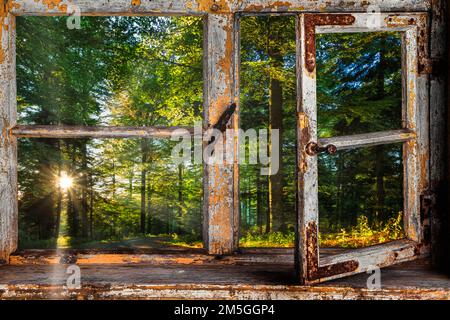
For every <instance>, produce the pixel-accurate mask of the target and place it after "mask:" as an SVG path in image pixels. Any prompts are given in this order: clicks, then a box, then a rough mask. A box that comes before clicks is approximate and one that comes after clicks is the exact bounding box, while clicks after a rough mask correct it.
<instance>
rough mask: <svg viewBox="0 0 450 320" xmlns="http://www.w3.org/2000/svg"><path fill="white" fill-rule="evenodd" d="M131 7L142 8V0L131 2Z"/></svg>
mask: <svg viewBox="0 0 450 320" xmlns="http://www.w3.org/2000/svg"><path fill="white" fill-rule="evenodd" d="M131 5H132V6H140V5H141V0H131Z"/></svg>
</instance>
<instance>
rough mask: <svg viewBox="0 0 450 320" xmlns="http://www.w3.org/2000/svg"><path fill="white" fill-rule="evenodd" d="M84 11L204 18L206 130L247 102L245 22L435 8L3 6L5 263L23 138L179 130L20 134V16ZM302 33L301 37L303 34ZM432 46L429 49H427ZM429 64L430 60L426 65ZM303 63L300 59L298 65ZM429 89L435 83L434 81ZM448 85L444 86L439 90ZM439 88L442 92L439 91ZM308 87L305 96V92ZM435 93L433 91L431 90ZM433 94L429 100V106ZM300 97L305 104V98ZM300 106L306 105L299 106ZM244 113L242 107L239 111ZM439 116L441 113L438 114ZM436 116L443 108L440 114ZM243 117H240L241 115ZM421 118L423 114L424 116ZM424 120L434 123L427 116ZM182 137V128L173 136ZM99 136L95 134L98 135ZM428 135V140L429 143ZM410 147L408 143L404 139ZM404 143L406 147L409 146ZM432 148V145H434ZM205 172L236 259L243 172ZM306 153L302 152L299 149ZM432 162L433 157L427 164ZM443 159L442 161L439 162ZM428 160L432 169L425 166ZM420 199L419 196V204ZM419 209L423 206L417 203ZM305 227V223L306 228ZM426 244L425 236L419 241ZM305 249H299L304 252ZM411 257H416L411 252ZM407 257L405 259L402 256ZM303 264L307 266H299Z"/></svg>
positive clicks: (211, 245) (215, 222)
mask: <svg viewBox="0 0 450 320" xmlns="http://www.w3.org/2000/svg"><path fill="white" fill-rule="evenodd" d="M68 5H77V6H78V8H79V9H80V11H81V13H82V15H201V16H203V17H204V20H205V32H204V66H205V67H204V78H205V86H204V127H205V128H208V127H209V126H211V125H212V124H214V123H215V121H217V120H218V118H219V117H220V115H221V113H222V112H223V111H224V110H225V109H226V108H227V106H228V105H229V104H230V103H231V102H236V103H238V102H239V101H238V99H239V24H238V15H239V14H240V13H244V14H261V13H294V14H300V17H304V16H305V13H308V14H310V13H324V12H328V13H350V14H356V13H364V12H366V11H367V9H368V6H376V7H377V8H379V9H380V11H381V12H383V14H385V13H394V12H402V13H407V12H423V13H427V12H429V10H430V9H431V0H425V1H424V0H404V1H396V0H372V1H369V2H368V1H353V0H330V1H309V0H292V1H289V2H280V1H272V0H240V1H239V0H217V1H216V0H195V1H193V0H151V1H150V0H138V1H135V0H115V1H110V0H72V1H70V2H69V1H68V0H63V1H61V2H59V1H55V2H51V1H50V2H49V1H47V2H45V3H44V1H35V0H1V3H0V10H1V24H2V31H1V35H2V36H1V49H0V50H1V54H0V82H1V88H0V118H1V120H2V121H1V122H0V129H1V132H2V134H1V136H0V168H1V175H0V207H1V208H2V209H1V211H0V260H3V261H8V258H9V255H10V254H11V253H12V252H14V251H15V250H16V248H17V240H18V239H17V230H18V208H17V141H16V139H17V137H20V136H27V137H33V136H34V137H41V136H45V137H50V136H51V137H54V138H60V137H78V136H82V137H99V138H108V137H158V136H159V137H163V136H167V134H169V133H170V131H171V128H165V129H161V128H148V129H145V130H144V129H142V128H113V129H112V130H111V128H108V129H98V130H94V131H93V129H92V128H86V127H77V128H67V127H65V128H64V127H59V128H48V127H41V128H37V127H34V128H33V127H26V128H25V127H18V126H17V123H16V121H17V115H16V113H17V108H16V75H15V67H16V64H15V16H19V15H68V12H67V8H68V7H67V6H68ZM300 31H301V30H298V31H297V33H299V32H300ZM428 31H429V30H427V34H428ZM427 46H428V44H427ZM426 58H427V59H428V58H429V57H428V56H427V57H426ZM297 60H299V59H297ZM427 81H428V80H427ZM440 85H441V84H439V83H438V84H437V87H438V89H439V86H440ZM435 86H436V84H435ZM300 90H301V83H300V86H299V91H298V92H299V93H300V92H301V91H300ZM427 90H428V87H427ZM427 94H428V92H427V93H426V94H425V93H424V94H423V96H422V97H421V99H424V100H426V99H427V97H428V95H427ZM299 96H301V95H300V94H299ZM299 103H300V101H299ZM238 105H239V104H238ZM430 108H433V106H430ZM434 108H435V109H436V108H438V107H436V106H434ZM238 111H239V110H238ZM417 116H418V117H419V114H417ZM420 117H427V115H424V114H420ZM238 123H239V116H238V112H237V115H235V116H234V117H233V120H232V124H231V125H230V126H231V127H233V128H237V127H238ZM173 129H175V128H173ZM94 132H95V133H94ZM427 137H428V132H424V133H423V134H422V135H421V138H420V139H422V138H423V139H424V140H423V141H422V140H420V142H419V143H425V139H427ZM402 139H403V138H402ZM402 141H403V140H402ZM426 143H428V142H426ZM236 146H237V141H235V154H234V158H235V163H234V164H232V165H226V164H224V165H214V166H208V165H205V170H204V241H205V248H206V249H207V250H208V252H209V253H210V254H228V253H233V252H234V251H235V250H237V248H238V238H239V186H238V184H239V178H238V175H239V173H238V164H237V161H236V159H237V148H236ZM299 148H301V145H299ZM424 157H425V156H424ZM435 157H438V156H436V155H435ZM423 160H425V162H427V161H426V159H425V158H424V159H423ZM418 196H419V194H418V193H417V197H418ZM415 201H416V202H415V203H417V201H418V200H417V199H416V200H415ZM300 224H301V223H300ZM417 237H419V235H417ZM300 247H301V248H304V246H301V245H300V246H299V248H300ZM408 250H409V249H408ZM403 252H404V251H401V252H400V255H402V254H403ZM305 256H306V255H304V254H303V253H302V252H301V250H296V263H297V265H298V266H299V267H300V268H299V270H300V271H299V275H300V277H301V278H302V280H303V281H304V282H305V283H307V282H309V281H308V277H307V275H305V274H304V273H302V271H301V270H303V271H304V270H306V269H305V268H302V265H303V266H304V262H305V261H306V260H305V259H304V258H305ZM300 261H302V263H299V262H300Z"/></svg>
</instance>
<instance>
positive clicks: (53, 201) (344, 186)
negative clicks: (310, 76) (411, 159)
mask: <svg viewBox="0 0 450 320" xmlns="http://www.w3.org/2000/svg"><path fill="white" fill-rule="evenodd" d="M255 35H257V36H255ZM401 41H402V39H401V36H400V35H399V34H396V33H387V32H386V33H370V34H327V35H320V36H318V37H317V43H316V46H317V60H318V65H317V70H318V74H317V91H318V105H317V112H318V128H319V134H320V137H334V136H341V135H351V134H358V133H367V132H375V131H383V130H390V129H400V128H401V127H402V121H401V120H402V110H401V105H402V88H401V87H402V77H401V67H402V61H401V57H402V53H401ZM202 46H203V21H202V19H201V18H199V17H83V18H82V19H81V28H80V29H68V28H67V23H66V18H64V17H19V18H18V19H17V84H18V88H17V91H18V114H19V120H18V121H19V123H20V124H41V125H44V124H45V125H57V124H58V125H62V124H64V125H89V126H94V125H103V126H107V125H111V126H193V125H194V124H195V123H196V122H198V121H201V120H202V113H203V106H202V105H203V61H202V59H203V50H202ZM295 48H296V39H295V17H293V16H257V17H256V16H252V17H243V18H242V19H241V74H240V77H241V93H240V94H241V96H240V100H241V101H240V117H241V128H242V129H244V130H245V129H250V128H253V129H263V128H266V129H269V130H273V129H278V130H279V132H280V137H281V143H280V145H279V153H280V155H281V164H280V169H279V170H278V173H277V174H275V175H272V176H262V175H261V174H260V168H261V166H260V165H254V164H242V165H241V166H240V209H241V246H247V247H251V246H263V247H290V246H293V241H294V237H295V210H296V209H295V198H296V197H295V188H296V184H295V167H296V163H295V160H296V145H295V140H296V109H297V106H296V67H295V65H296V63H295ZM175 143H176V142H174V141H170V140H169V139H167V140H164V139H159V140H157V139H106V140H95V139H19V195H18V197H19V215H20V217H19V224H20V226H19V245H20V247H21V248H54V247H74V248H75V247H77V248H78V247H80V248H84V247H95V248H98V247H99V248H101V247H103V246H115V245H121V244H124V243H125V242H126V244H127V245H130V243H134V244H135V243H144V244H149V245H150V246H153V245H177V246H188V247H201V246H202V245H201V241H202V177H203V166H202V165H199V164H181V165H179V164H175V163H174V162H173V159H171V151H172V148H173V146H174V144H175ZM271 148H272V145H271V144H270V145H269V149H270V151H271V152H272V150H271ZM318 163H319V212H320V240H321V245H322V246H330V247H334V246H341V247H359V246H367V245H372V244H375V243H382V242H386V241H390V240H395V239H399V238H402V237H403V231H402V210H403V191H402V189H403V165H402V146H401V145H388V146H377V147H373V148H364V149H355V150H348V151H340V152H338V154H337V155H335V156H328V155H321V156H320V157H319V159H318ZM155 239H156V240H157V241H153V240H155ZM146 240H148V241H146Z"/></svg>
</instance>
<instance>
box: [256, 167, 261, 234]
mask: <svg viewBox="0 0 450 320" xmlns="http://www.w3.org/2000/svg"><path fill="white" fill-rule="evenodd" d="M256 223H257V225H258V230H259V233H260V234H262V233H263V213H262V188H261V175H260V174H259V170H257V172H256Z"/></svg>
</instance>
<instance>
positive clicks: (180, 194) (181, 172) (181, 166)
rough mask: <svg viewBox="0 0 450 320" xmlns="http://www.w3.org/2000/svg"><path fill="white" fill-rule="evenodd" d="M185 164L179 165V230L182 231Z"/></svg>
mask: <svg viewBox="0 0 450 320" xmlns="http://www.w3.org/2000/svg"><path fill="white" fill-rule="evenodd" d="M183 201H184V200H183V164H182V163H180V164H179V165H178V219H177V224H178V226H177V229H178V232H181V231H182V226H181V220H182V217H183V205H184V203H183Z"/></svg>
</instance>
